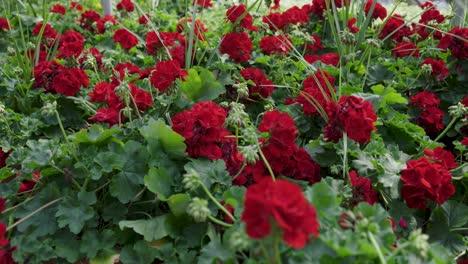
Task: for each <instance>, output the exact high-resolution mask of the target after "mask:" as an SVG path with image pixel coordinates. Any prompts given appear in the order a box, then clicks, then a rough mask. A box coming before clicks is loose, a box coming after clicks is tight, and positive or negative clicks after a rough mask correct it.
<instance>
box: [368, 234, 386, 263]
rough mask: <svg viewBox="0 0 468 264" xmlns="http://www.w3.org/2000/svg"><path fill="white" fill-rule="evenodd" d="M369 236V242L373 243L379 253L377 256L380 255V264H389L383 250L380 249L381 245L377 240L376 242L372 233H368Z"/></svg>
mask: <svg viewBox="0 0 468 264" xmlns="http://www.w3.org/2000/svg"><path fill="white" fill-rule="evenodd" d="M367 235H368V236H369V240H370V241H371V243H372V245H373V246H374V248H375V250H376V251H377V254H378V255H379V259H380V263H382V264H387V261H386V260H385V257H384V256H383V254H382V250H381V249H380V246H379V243H377V240H375V237H374V235H373V234H372V233H371V232H367Z"/></svg>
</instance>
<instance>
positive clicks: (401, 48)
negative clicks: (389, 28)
mask: <svg viewBox="0 0 468 264" xmlns="http://www.w3.org/2000/svg"><path fill="white" fill-rule="evenodd" d="M392 55H393V57H395V59H396V58H403V57H406V56H412V57H415V58H418V57H419V49H418V47H416V45H414V44H413V43H411V42H399V43H398V44H397V45H396V46H395V48H394V49H393V53H392Z"/></svg>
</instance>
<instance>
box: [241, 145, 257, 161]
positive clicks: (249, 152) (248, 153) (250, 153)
mask: <svg viewBox="0 0 468 264" xmlns="http://www.w3.org/2000/svg"><path fill="white" fill-rule="evenodd" d="M239 152H240V153H241V154H242V156H244V159H245V161H246V162H247V163H248V164H255V163H256V162H257V160H258V159H259V157H258V150H257V146H256V145H249V146H239Z"/></svg>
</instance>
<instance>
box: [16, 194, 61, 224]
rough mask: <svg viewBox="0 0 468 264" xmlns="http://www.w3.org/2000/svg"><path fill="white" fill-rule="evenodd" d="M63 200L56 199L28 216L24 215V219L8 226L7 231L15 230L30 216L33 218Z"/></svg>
mask: <svg viewBox="0 0 468 264" xmlns="http://www.w3.org/2000/svg"><path fill="white" fill-rule="evenodd" d="M62 199H63V198H58V199H55V200H53V201H51V202H48V203H46V204H44V205H43V206H41V207H39V208H37V209H36V210H34V211H32V212H31V213H29V214H28V215H26V216H25V217H23V218H21V219H20V220H18V221H16V223H14V224H12V225H11V226H9V227H8V228H7V231H9V230H11V229H13V228H15V227H16V226H17V225H19V224H21V223H23V222H24V221H26V220H28V219H29V218H31V217H32V216H34V215H35V214H37V213H39V212H40V211H42V210H44V209H46V208H47V207H49V206H51V205H53V204H55V203H57V202H60V201H61V200H62Z"/></svg>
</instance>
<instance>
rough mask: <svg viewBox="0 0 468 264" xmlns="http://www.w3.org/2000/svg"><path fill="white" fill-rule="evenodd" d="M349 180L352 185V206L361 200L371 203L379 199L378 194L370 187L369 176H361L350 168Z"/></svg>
mask: <svg viewBox="0 0 468 264" xmlns="http://www.w3.org/2000/svg"><path fill="white" fill-rule="evenodd" d="M349 180H350V182H351V185H352V186H353V198H352V204H353V206H356V205H357V204H358V203H360V202H363V201H364V202H367V203H368V204H370V205H372V204H374V203H375V202H377V201H378V200H379V194H378V193H377V192H376V191H375V190H374V189H373V188H372V185H371V184H372V182H371V180H370V179H369V178H364V177H361V176H359V175H357V173H356V172H355V171H354V170H352V171H350V172H349Z"/></svg>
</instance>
